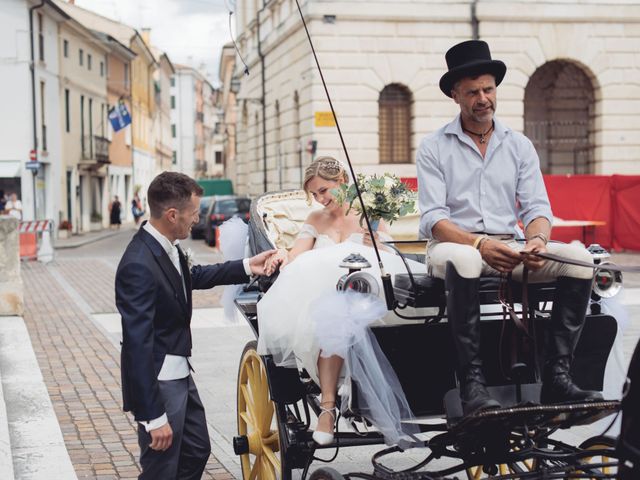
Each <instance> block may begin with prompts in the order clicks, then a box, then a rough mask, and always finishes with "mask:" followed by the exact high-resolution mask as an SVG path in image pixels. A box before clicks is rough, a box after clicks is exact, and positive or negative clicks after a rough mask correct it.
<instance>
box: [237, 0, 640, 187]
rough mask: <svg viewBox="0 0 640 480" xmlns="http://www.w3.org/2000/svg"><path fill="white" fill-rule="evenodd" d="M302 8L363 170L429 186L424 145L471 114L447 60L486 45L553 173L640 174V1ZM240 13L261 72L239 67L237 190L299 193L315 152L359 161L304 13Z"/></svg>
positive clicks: (245, 6) (357, 3)
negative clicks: (449, 92)
mask: <svg viewBox="0 0 640 480" xmlns="http://www.w3.org/2000/svg"><path fill="white" fill-rule="evenodd" d="M301 3H302V9H303V14H304V16H305V19H306V22H307V24H308V27H309V30H310V33H311V37H312V40H313V42H314V46H315V49H316V51H317V54H318V59H319V62H320V64H321V66H322V69H323V73H324V76H325V78H326V80H327V82H328V88H329V91H330V93H331V95H332V100H333V102H334V107H335V110H336V114H337V117H338V121H339V122H340V126H341V128H342V131H343V134H344V139H345V143H346V145H347V148H348V151H349V156H350V158H351V161H352V162H353V163H354V165H355V167H356V169H358V170H359V171H361V172H363V173H374V172H383V171H392V172H394V173H396V174H398V175H400V176H403V177H405V176H415V174H416V172H415V165H414V163H415V153H416V149H417V147H418V145H419V142H420V140H421V138H422V137H423V136H424V135H426V134H428V133H430V132H433V131H435V130H436V129H438V128H440V127H441V126H442V125H444V124H445V123H447V122H448V121H450V120H451V119H452V118H453V117H454V116H455V115H456V113H457V106H456V105H455V104H454V103H453V102H452V101H451V100H450V99H448V98H447V97H445V96H444V95H443V94H442V93H441V92H440V89H439V88H438V81H439V79H440V77H441V75H442V74H443V73H444V72H445V71H446V63H445V60H444V54H445V52H446V51H447V50H448V49H449V48H450V47H451V46H452V45H454V44H455V43H458V42H460V41H464V40H468V39H471V38H480V39H482V40H485V41H487V42H488V43H489V45H490V46H491V50H492V54H493V57H494V58H498V59H501V60H503V61H504V62H505V63H506V64H507V67H508V70H507V75H506V77H505V79H504V81H503V83H502V85H501V86H500V88H499V95H498V99H499V107H498V110H497V115H498V117H499V118H500V119H501V120H502V121H503V122H505V123H506V124H507V125H509V126H511V127H512V128H514V129H515V130H519V131H523V132H524V133H525V134H527V135H528V136H529V137H530V138H531V139H532V141H533V142H534V144H535V145H536V148H537V149H538V152H539V155H540V159H541V166H542V168H543V171H544V172H545V173H556V174H564V173H592V174H612V173H619V174H637V173H640V166H639V165H640V164H639V163H638V162H637V160H636V159H637V157H638V153H640V129H639V128H638V121H639V120H638V118H640V90H639V89H638V87H637V84H638V83H639V80H640V65H639V64H638V62H637V52H638V51H640V5H638V4H637V2H635V1H631V0H622V1H618V0H611V1H607V0H600V1H590V2H582V1H579V0H565V1H554V2H547V3H544V4H541V3H539V2H535V1H533V0H519V1H509V2H507V1H500V0H476V1H464V0H463V1H461V2H456V3H451V2H445V1H442V0H414V1H403V0H398V1H394V2H379V3H374V4H371V3H370V2H365V1H363V0H352V1H332V0H323V1H317V0H308V1H306V2H301ZM365 5H366V8H364V7H365ZM236 14H237V15H236V20H237V24H236V25H237V32H238V41H237V43H238V45H239V49H240V53H241V55H242V58H243V59H244V60H245V61H246V63H247V66H248V69H249V72H250V74H249V75H248V76H246V75H242V70H243V69H244V67H243V66H242V65H239V66H236V74H235V76H236V79H237V80H240V81H241V86H240V90H239V93H238V121H237V145H238V150H237V153H236V165H235V170H236V173H235V179H234V180H235V184H236V185H237V189H238V190H239V191H242V192H243V193H250V194H258V193H261V192H263V191H264V190H275V189H280V188H290V187H297V186H299V185H300V178H301V172H302V170H303V169H304V166H305V165H307V164H308V163H309V162H310V161H311V159H312V158H313V156H314V153H312V151H313V145H314V143H313V142H315V145H316V148H317V153H319V154H327V155H333V156H336V157H337V158H339V159H340V160H345V154H344V152H343V151H342V148H341V144H340V139H339V137H338V135H337V132H336V128H335V126H334V125H333V121H332V116H331V114H330V108H329V105H328V102H327V100H326V97H325V94H324V90H323V88H322V85H321V82H320V76H319V74H318V71H317V68H316V66H315V62H314V59H313V56H312V55H311V50H310V47H309V44H308V42H307V39H306V36H305V32H304V29H303V27H302V22H301V20H300V16H299V14H298V11H297V7H296V3H295V1H293V0H273V1H270V2H267V3H266V4H264V5H263V3H262V2H253V1H247V0H240V1H238V2H237V3H236ZM263 74H264V77H263ZM622 79H624V80H622Z"/></svg>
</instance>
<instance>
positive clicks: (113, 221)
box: [109, 195, 122, 229]
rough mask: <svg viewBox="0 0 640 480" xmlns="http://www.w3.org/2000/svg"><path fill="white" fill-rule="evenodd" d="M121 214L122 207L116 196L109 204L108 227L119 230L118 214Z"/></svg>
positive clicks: (120, 222)
mask: <svg viewBox="0 0 640 480" xmlns="http://www.w3.org/2000/svg"><path fill="white" fill-rule="evenodd" d="M121 213H122V205H121V204H120V200H118V196H117V195H116V196H115V197H114V198H113V202H111V203H110V204H109V226H110V227H114V228H116V229H118V228H120V225H121V224H122V220H120V214H121Z"/></svg>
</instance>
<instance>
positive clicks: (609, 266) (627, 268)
mask: <svg viewBox="0 0 640 480" xmlns="http://www.w3.org/2000/svg"><path fill="white" fill-rule="evenodd" d="M520 253H521V254H522V255H530V256H533V257H539V258H544V259H545V260H551V261H554V262H560V263H567V264H569V265H576V266H578V267H587V268H594V269H596V270H610V271H612V272H640V265H638V266H634V265H615V264H613V263H606V264H604V265H596V264H594V263H589V262H583V261H581V260H574V259H573V258H566V257H561V256H560V255H555V254H553V253H548V252H545V253H541V252H524V251H521V252H520Z"/></svg>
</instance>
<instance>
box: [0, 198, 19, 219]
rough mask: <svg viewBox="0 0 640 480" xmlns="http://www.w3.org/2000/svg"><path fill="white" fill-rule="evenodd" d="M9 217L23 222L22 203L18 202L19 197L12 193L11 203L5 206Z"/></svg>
mask: <svg viewBox="0 0 640 480" xmlns="http://www.w3.org/2000/svg"><path fill="white" fill-rule="evenodd" d="M4 209H5V210H6V212H7V214H8V215H11V216H12V217H15V218H17V219H18V220H22V202H21V201H20V200H18V195H16V194H15V193H12V194H11V195H9V201H8V202H7V203H6V204H5V205H4Z"/></svg>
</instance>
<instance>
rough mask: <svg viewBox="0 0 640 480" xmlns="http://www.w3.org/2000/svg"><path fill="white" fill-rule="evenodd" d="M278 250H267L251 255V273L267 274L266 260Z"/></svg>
mask: <svg viewBox="0 0 640 480" xmlns="http://www.w3.org/2000/svg"><path fill="white" fill-rule="evenodd" d="M276 251H277V250H275V249H274V250H266V251H264V252H262V253H259V254H258V255H256V256H254V257H251V258H250V259H249V267H250V268H251V273H253V274H254V275H265V273H266V267H267V265H266V261H267V259H268V258H269V257H271V255H273V254H274V253H276Z"/></svg>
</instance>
